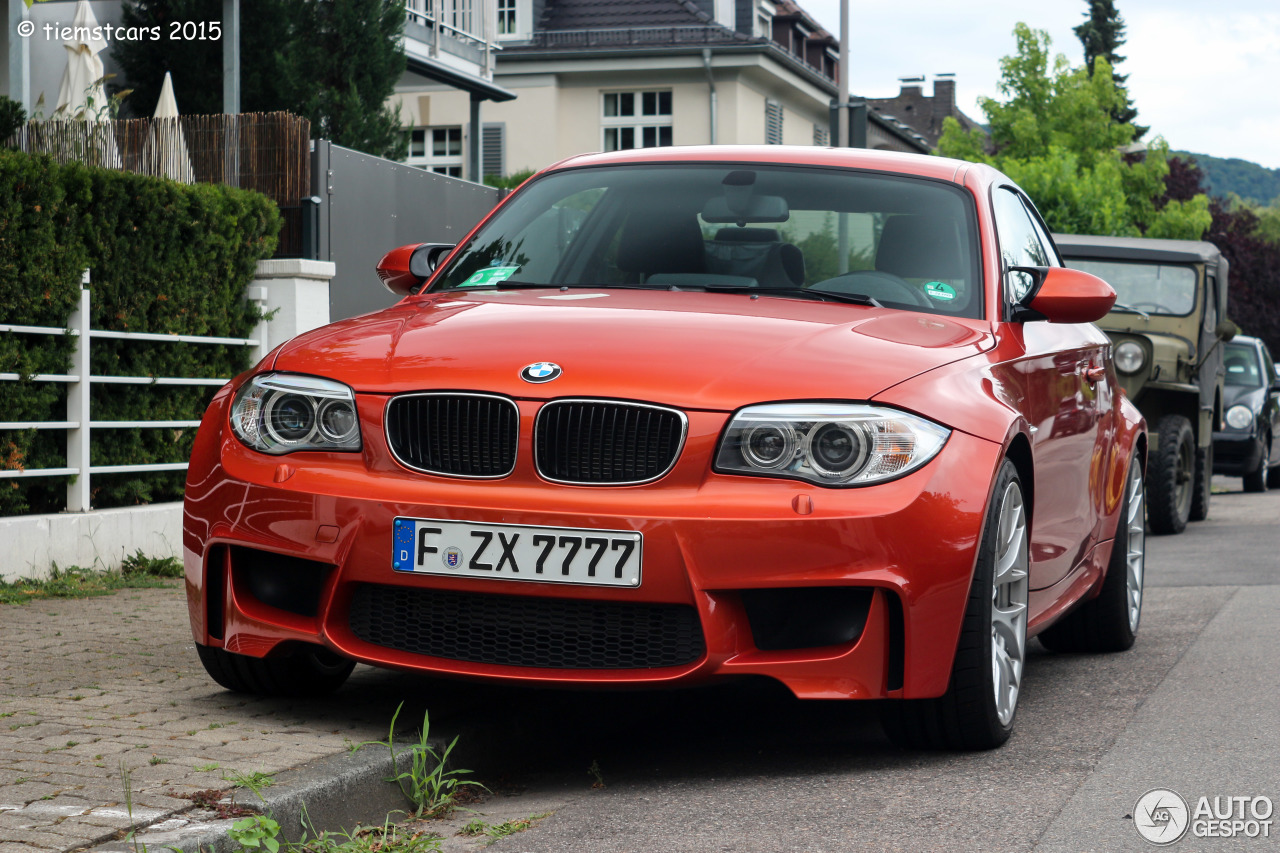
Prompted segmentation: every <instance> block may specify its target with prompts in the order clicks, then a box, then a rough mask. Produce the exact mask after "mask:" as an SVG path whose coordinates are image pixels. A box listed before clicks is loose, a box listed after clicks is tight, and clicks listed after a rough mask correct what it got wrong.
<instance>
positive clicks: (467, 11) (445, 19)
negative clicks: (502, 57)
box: [405, 0, 502, 78]
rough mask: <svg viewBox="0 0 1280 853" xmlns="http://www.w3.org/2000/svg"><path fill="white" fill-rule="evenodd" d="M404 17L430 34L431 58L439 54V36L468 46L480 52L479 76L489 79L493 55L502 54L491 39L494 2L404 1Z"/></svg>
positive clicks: (495, 7) (489, 0) (462, 0)
mask: <svg viewBox="0 0 1280 853" xmlns="http://www.w3.org/2000/svg"><path fill="white" fill-rule="evenodd" d="M405 13H406V14H407V15H408V17H409V20H410V21H413V22H415V23H418V24H422V25H423V26H424V27H427V28H429V29H430V30H431V33H432V37H433V38H432V45H431V53H432V55H433V56H435V55H437V54H438V53H439V52H440V35H441V34H442V33H444V34H447V35H449V36H452V37H453V38H456V39H460V40H461V41H464V42H471V43H473V44H475V45H476V46H477V47H479V48H480V49H481V50H482V51H483V52H484V61H483V63H482V73H483V75H484V76H485V77H486V78H492V77H493V51H495V50H502V45H500V44H498V40H497V37H496V35H495V29H496V26H497V19H498V4H497V0H406V2H405Z"/></svg>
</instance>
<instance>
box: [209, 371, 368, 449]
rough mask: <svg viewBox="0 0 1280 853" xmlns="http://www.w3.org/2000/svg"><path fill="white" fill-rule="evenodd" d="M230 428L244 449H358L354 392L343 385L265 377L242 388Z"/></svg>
mask: <svg viewBox="0 0 1280 853" xmlns="http://www.w3.org/2000/svg"><path fill="white" fill-rule="evenodd" d="M231 429H232V430H233V431H234V432H235V434H236V438H238V439H240V441H241V442H243V443H244V444H245V446H247V447H250V448H252V449H253V450H257V451H260V452H262V453H271V454H274V455H280V454H284V453H292V452H294V451H295V450H347V451H354V450H359V449H360V446H361V445H360V419H359V417H358V416H357V415H356V399H355V394H354V392H352V390H351V389H350V388H348V387H347V386H346V385H343V384H342V383H341V382H334V381H333V380H331V379H321V378H319V377H316V376H302V375H300V374H295V373H264V374H262V375H260V376H255V377H253V378H252V379H250V380H249V381H248V382H246V383H245V384H244V385H241V386H240V390H239V391H237V392H236V399H235V402H234V403H232V404H231Z"/></svg>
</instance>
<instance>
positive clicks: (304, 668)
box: [196, 644, 355, 697]
mask: <svg viewBox="0 0 1280 853" xmlns="http://www.w3.org/2000/svg"><path fill="white" fill-rule="evenodd" d="M196 652H197V653H198V654H199V655H200V663H202V664H203V665H204V669H205V672H207V673H209V676H210V677H211V678H212V679H213V680H214V681H216V682H218V683H219V684H221V685H222V686H223V687H225V688H227V689H228V690H231V691H234V692H236V693H252V694H254V695H256V696H298V697H300V696H324V695H326V694H329V693H332V692H333V691H335V690H337V689H338V688H339V687H341V686H342V684H343V682H345V681H346V680H347V676H349V675H350V674H351V670H352V669H354V668H355V661H350V660H347V659H346V658H342V657H339V656H338V655H335V654H334V653H333V652H331V651H329V650H328V649H325V648H322V647H320V646H303V647H301V648H299V649H298V650H296V651H294V652H293V653H291V654H288V655H282V656H279V657H269V658H253V657H249V656H248V655H239V654H236V653H234V652H228V651H226V650H225V649H218V648H214V647H213V646H202V645H199V644H197V645H196Z"/></svg>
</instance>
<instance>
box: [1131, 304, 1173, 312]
mask: <svg viewBox="0 0 1280 853" xmlns="http://www.w3.org/2000/svg"><path fill="white" fill-rule="evenodd" d="M1129 307H1130V308H1136V309H1138V310H1139V311H1144V310H1146V309H1148V308H1150V309H1151V311H1152V313H1155V314H1172V313H1173V311H1172V310H1171V309H1170V308H1169V306H1168V305H1165V304H1164V303H1162V302H1130V303H1129Z"/></svg>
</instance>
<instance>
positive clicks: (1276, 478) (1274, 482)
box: [1267, 465, 1280, 489]
mask: <svg viewBox="0 0 1280 853" xmlns="http://www.w3.org/2000/svg"><path fill="white" fill-rule="evenodd" d="M1267 488H1268V489H1280V465H1278V466H1276V467H1275V468H1272V469H1270V470H1269V471H1267Z"/></svg>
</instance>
